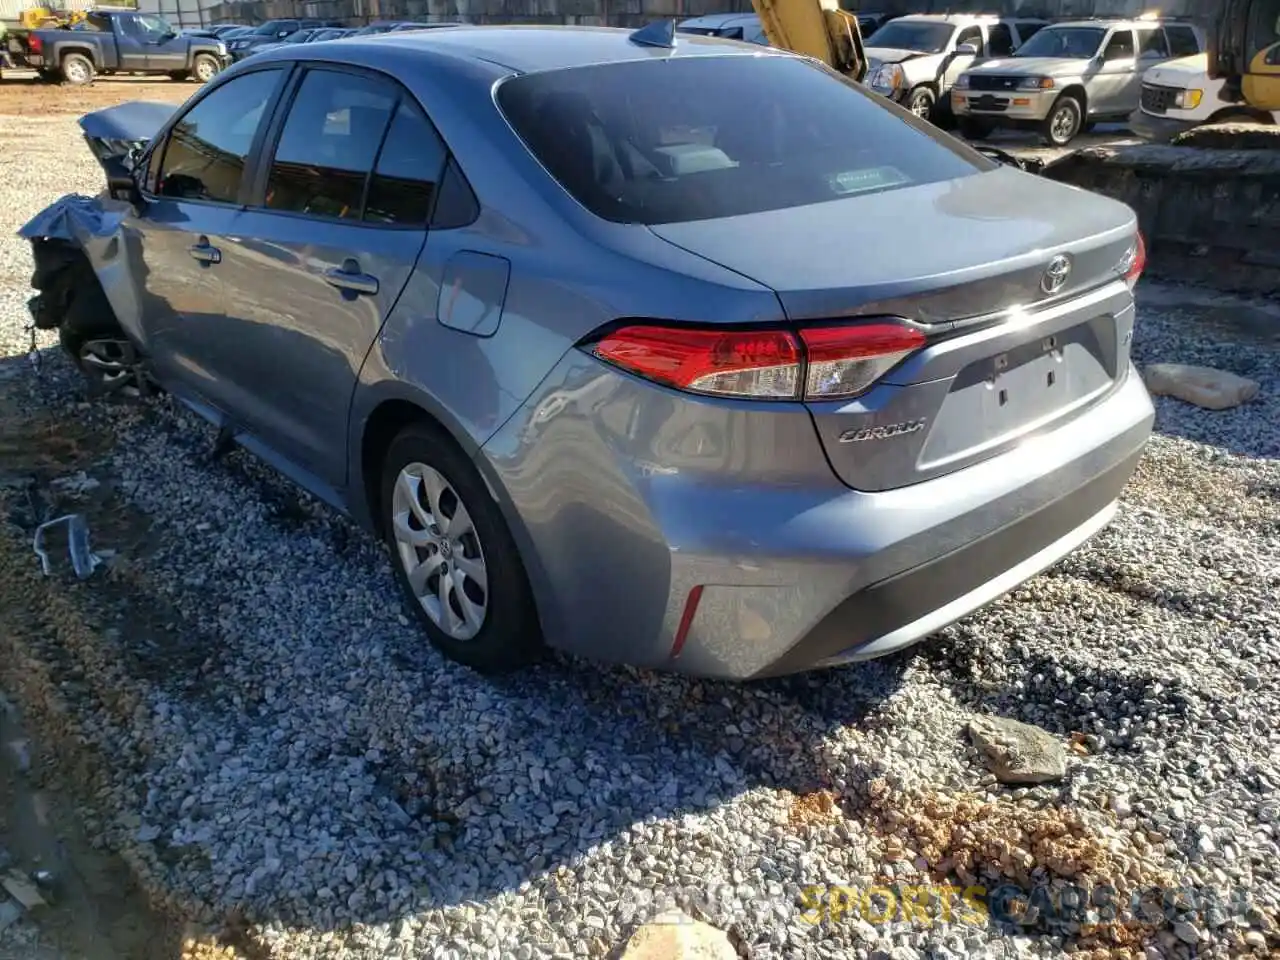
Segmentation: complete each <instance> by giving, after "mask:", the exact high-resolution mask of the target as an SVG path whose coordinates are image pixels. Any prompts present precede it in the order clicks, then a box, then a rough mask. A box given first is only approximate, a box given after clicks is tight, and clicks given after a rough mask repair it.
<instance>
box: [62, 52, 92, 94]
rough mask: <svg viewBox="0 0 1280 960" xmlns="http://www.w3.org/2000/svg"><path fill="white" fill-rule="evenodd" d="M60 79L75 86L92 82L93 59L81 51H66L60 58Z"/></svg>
mask: <svg viewBox="0 0 1280 960" xmlns="http://www.w3.org/2000/svg"><path fill="white" fill-rule="evenodd" d="M62 79H63V80H64V81H66V82H67V83H69V84H71V85H72V86H76V87H83V86H85V85H86V84H90V83H93V61H92V60H90V59H89V58H88V57H86V56H85V55H84V54H83V53H68V54H67V55H66V56H65V57H63V58H62Z"/></svg>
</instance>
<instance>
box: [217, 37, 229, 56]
mask: <svg viewBox="0 0 1280 960" xmlns="http://www.w3.org/2000/svg"><path fill="white" fill-rule="evenodd" d="M217 49H218V56H220V57H225V56H226V55H227V45H226V44H225V43H223V42H222V41H218V48H217Z"/></svg>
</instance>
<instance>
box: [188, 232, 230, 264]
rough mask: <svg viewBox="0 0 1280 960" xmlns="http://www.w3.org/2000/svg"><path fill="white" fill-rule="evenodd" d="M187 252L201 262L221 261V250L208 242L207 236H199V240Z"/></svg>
mask: <svg viewBox="0 0 1280 960" xmlns="http://www.w3.org/2000/svg"><path fill="white" fill-rule="evenodd" d="M189 253H190V254H191V256H192V257H194V258H195V259H196V260H199V261H200V262H201V263H221V262H222V251H221V250H219V249H218V248H217V247H215V246H212V245H211V244H210V243H209V238H208V237H201V238H200V242H199V243H197V244H196V245H195V246H193V247H192V248H191V249H190V251H189Z"/></svg>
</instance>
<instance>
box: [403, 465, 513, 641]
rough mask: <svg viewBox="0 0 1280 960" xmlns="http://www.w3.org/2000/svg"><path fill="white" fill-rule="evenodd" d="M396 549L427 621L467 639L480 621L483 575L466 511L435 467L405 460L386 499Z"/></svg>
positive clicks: (485, 604) (485, 596)
mask: <svg viewBox="0 0 1280 960" xmlns="http://www.w3.org/2000/svg"><path fill="white" fill-rule="evenodd" d="M391 501H392V502H391V526H392V532H393V534H394V536H395V541H396V553H397V554H398V557H399V560H400V564H401V566H402V567H403V568H404V572H405V576H406V577H407V578H408V581H409V588H410V590H411V591H412V593H413V596H414V598H415V599H416V600H417V601H418V603H419V604H420V605H421V606H422V609H423V611H424V612H425V613H426V615H427V617H428V619H430V620H431V622H432V623H433V624H435V625H436V626H437V627H439V628H440V630H442V631H443V632H444V633H445V634H447V635H448V636H449V637H451V638H452V639H454V640H470V639H472V638H474V637H475V635H476V634H477V633H479V632H480V629H481V628H482V627H483V626H484V624H485V617H486V615H487V613H488V608H489V578H488V571H487V569H486V567H485V560H484V550H483V549H482V547H481V545H480V537H479V534H478V532H477V531H476V528H475V524H473V523H472V521H471V514H470V513H468V512H467V508H466V506H465V505H464V504H463V502H462V498H461V497H459V496H458V492H457V491H456V490H455V489H454V488H453V485H452V484H450V483H449V481H448V480H446V479H445V478H444V476H443V475H442V474H441V473H440V472H439V471H437V470H435V469H434V468H432V467H429V466H427V465H426V464H422V463H410V464H408V465H407V466H405V467H404V469H402V470H401V471H400V473H399V475H398V476H397V477H396V484H395V488H394V491H393V493H392V498H391Z"/></svg>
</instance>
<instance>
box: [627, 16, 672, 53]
mask: <svg viewBox="0 0 1280 960" xmlns="http://www.w3.org/2000/svg"><path fill="white" fill-rule="evenodd" d="M628 39H629V40H630V41H631V42H632V43H636V44H639V45H640V46H642V47H666V48H667V49H672V48H674V47H675V45H676V22H675V21H674V20H655V21H653V23H649V24H645V25H644V26H643V27H641V28H640V29H639V30H637V31H635V32H634V33H633V34H631V36H630V37H628Z"/></svg>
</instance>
